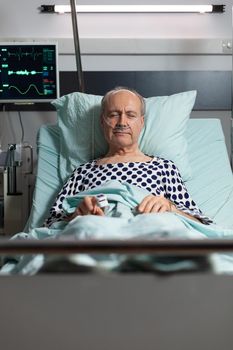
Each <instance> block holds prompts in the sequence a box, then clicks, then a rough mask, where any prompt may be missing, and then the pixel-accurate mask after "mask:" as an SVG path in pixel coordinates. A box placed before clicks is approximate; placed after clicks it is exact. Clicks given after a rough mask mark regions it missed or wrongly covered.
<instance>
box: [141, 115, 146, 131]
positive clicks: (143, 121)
mask: <svg viewBox="0 0 233 350" xmlns="http://www.w3.org/2000/svg"><path fill="white" fill-rule="evenodd" d="M141 122H142V128H143V126H144V124H145V116H144V115H142V119H141Z"/></svg>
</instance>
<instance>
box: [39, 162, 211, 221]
mask: <svg viewBox="0 0 233 350" xmlns="http://www.w3.org/2000/svg"><path fill="white" fill-rule="evenodd" d="M96 162H97V160H93V161H91V162H88V163H85V164H83V165H80V166H79V167H78V168H76V169H75V170H74V171H73V173H72V174H71V176H70V178H69V179H68V181H67V182H66V183H65V184H64V186H63V188H62V190H61V191H60V193H59V194H58V196H57V198H56V200H55V203H54V205H53V206H52V208H51V209H50V216H49V217H48V219H46V221H45V223H44V226H47V227H50V226H51V225H52V223H53V222H55V221H61V220H63V218H64V217H65V215H66V214H65V212H64V211H63V209H62V202H63V200H64V198H65V197H66V196H67V195H68V196H72V195H75V194H77V193H79V192H82V191H85V190H89V189H91V188H95V187H97V186H99V185H103V184H104V183H105V182H107V181H109V180H118V181H119V182H121V183H124V182H127V183H129V184H133V185H136V186H138V187H141V188H144V189H147V190H148V191H149V192H150V193H152V194H154V195H155V196H164V197H165V198H167V199H169V200H171V201H172V202H173V203H174V204H175V205H176V208H177V209H179V210H181V211H183V212H184V213H187V214H190V215H192V216H195V217H197V218H199V219H200V220H201V222H202V223H204V224H210V223H211V222H212V220H210V219H209V218H208V217H206V216H205V215H203V214H202V212H201V211H200V209H198V207H197V205H196V204H195V202H194V201H193V200H192V199H191V197H190V195H189V193H188V192H187V189H186V188H185V185H184V183H183V180H182V178H181V176H180V174H179V171H178V169H177V167H176V166H175V165H174V163H173V162H172V161H170V160H165V159H163V158H158V157H155V158H152V160H150V161H147V162H128V163H116V164H101V165H97V164H96Z"/></svg>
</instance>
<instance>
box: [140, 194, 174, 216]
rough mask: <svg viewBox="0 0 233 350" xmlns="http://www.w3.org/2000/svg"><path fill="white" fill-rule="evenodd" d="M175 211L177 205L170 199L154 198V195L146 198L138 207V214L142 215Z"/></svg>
mask: <svg viewBox="0 0 233 350" xmlns="http://www.w3.org/2000/svg"><path fill="white" fill-rule="evenodd" d="M175 209H176V207H175V205H174V204H173V203H172V202H171V201H169V199H166V198H164V197H163V196H154V195H153V194H150V195H148V196H146V197H145V198H144V199H143V200H142V202H141V203H140V204H139V205H138V207H137V210H138V212H139V213H141V214H144V213H165V212H166V211H170V212H174V211H175Z"/></svg>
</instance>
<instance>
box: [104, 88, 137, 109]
mask: <svg viewBox="0 0 233 350" xmlns="http://www.w3.org/2000/svg"><path fill="white" fill-rule="evenodd" d="M122 93H123V94H124V97H123V98H125V97H126V96H127V95H128V96H127V97H128V98H129V99H127V100H126V101H127V104H129V105H135V102H136V101H137V102H136V103H138V105H140V104H141V101H140V98H139V97H138V96H137V95H136V94H135V93H134V92H132V91H129V90H127V89H122V90H117V91H114V92H112V93H111V95H110V96H109V98H108V103H109V102H110V103H113V104H114V103H115V102H116V99H117V100H118V101H119V102H122V101H124V102H126V101H125V100H121V96H119V95H121V94H122Z"/></svg>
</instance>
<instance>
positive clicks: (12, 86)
mask: <svg viewBox="0 0 233 350" xmlns="http://www.w3.org/2000/svg"><path fill="white" fill-rule="evenodd" d="M31 87H34V89H35V90H36V92H37V93H38V95H43V92H40V91H39V90H38V89H37V86H36V85H35V84H30V85H29V87H28V89H27V90H26V91H24V92H23V91H21V90H20V89H19V88H17V86H14V85H11V86H9V90H10V89H16V90H17V91H18V92H19V93H20V95H26V94H27V93H28V91H29V90H30V89H31Z"/></svg>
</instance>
